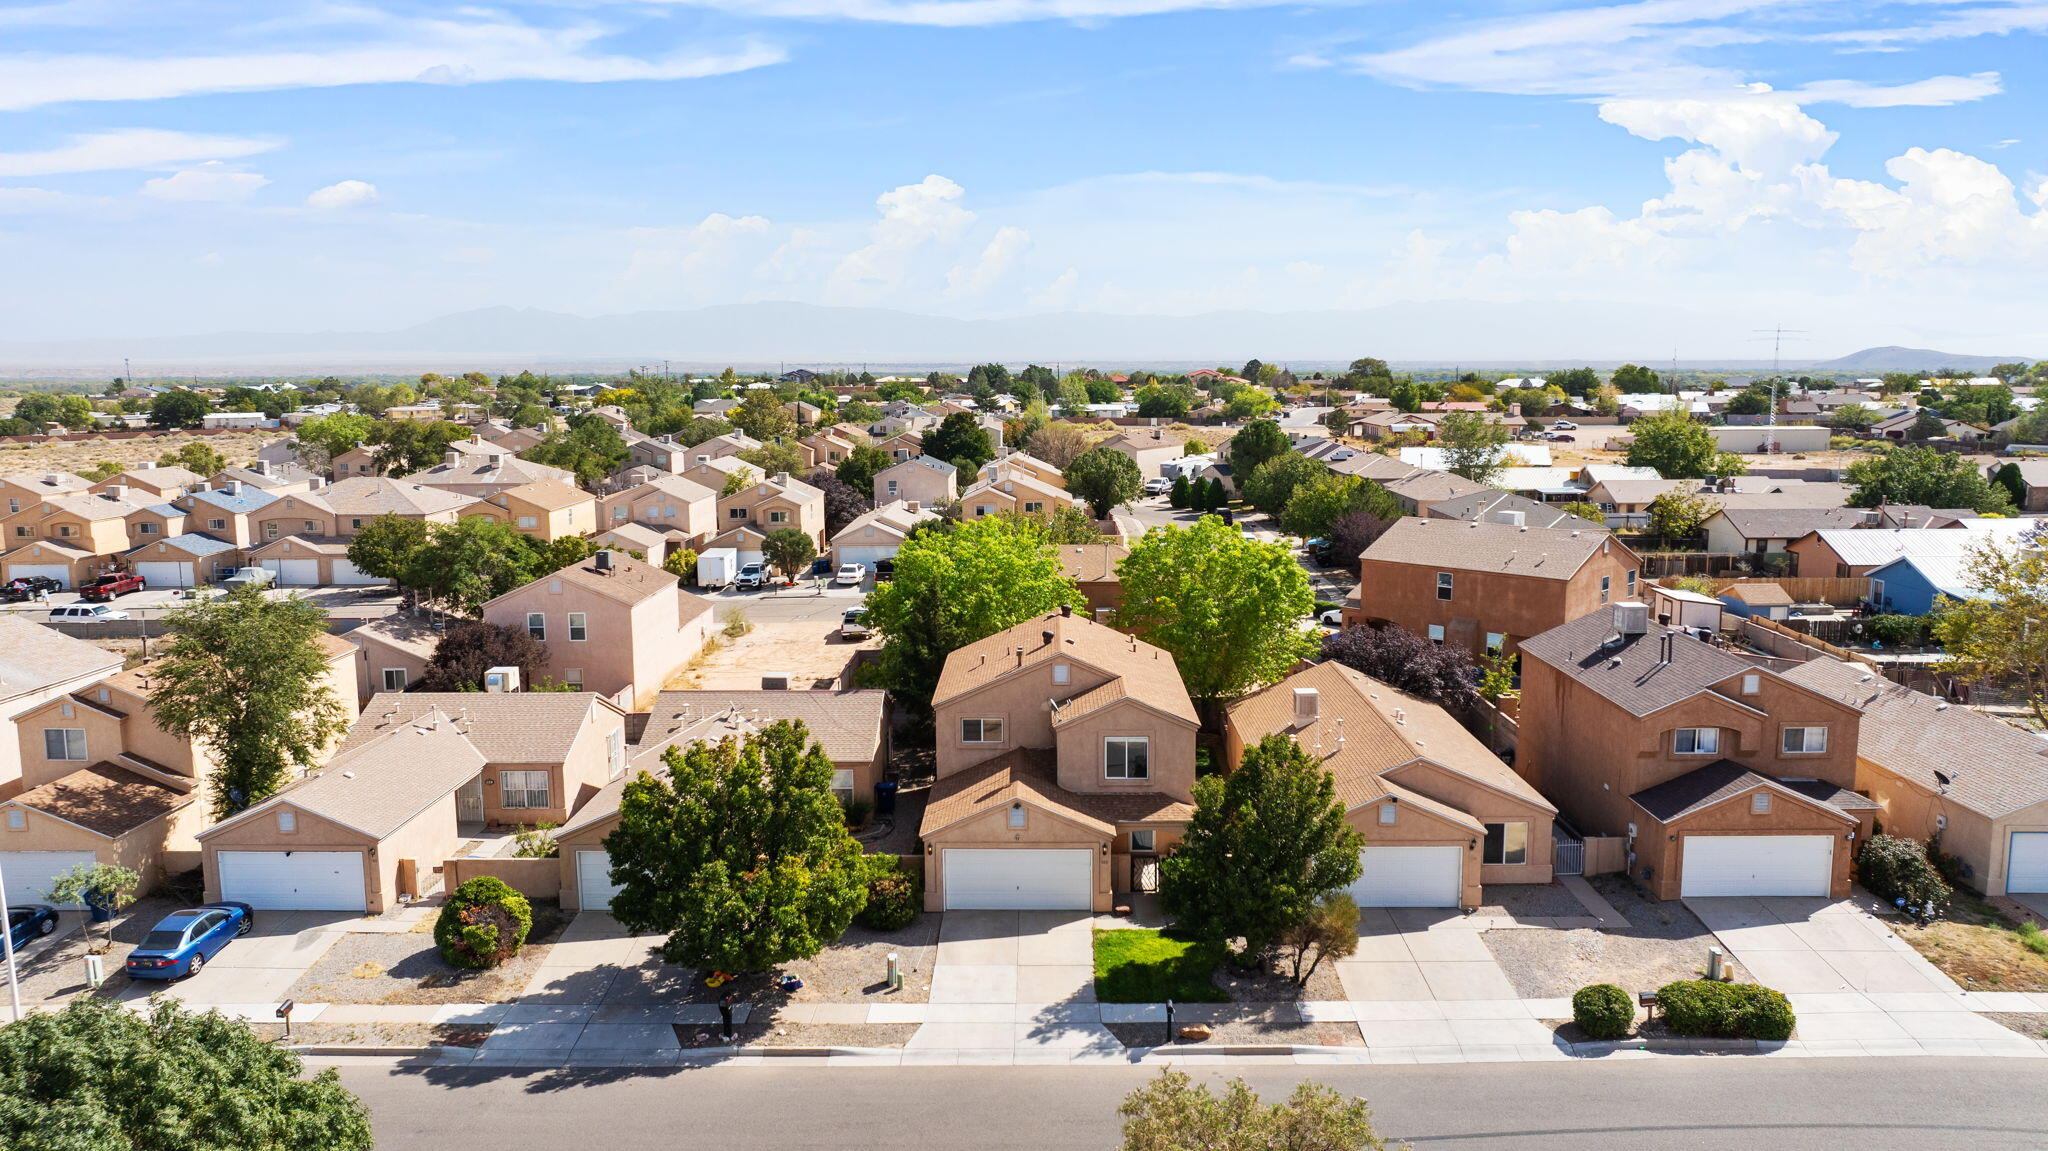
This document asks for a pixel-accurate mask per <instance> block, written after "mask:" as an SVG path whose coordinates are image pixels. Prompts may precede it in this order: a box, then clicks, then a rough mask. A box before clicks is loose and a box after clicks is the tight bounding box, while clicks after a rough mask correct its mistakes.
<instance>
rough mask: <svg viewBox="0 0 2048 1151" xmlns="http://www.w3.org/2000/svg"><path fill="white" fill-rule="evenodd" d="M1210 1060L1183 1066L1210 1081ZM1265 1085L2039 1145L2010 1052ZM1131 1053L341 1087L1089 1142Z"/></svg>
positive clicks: (847, 1131) (777, 1133)
mask: <svg viewBox="0 0 2048 1151" xmlns="http://www.w3.org/2000/svg"><path fill="white" fill-rule="evenodd" d="M1223 1070H1224V1069H1222V1068H1214V1067H1211V1068H1201V1069H1198V1073H1199V1076H1200V1077H1201V1078H1204V1079H1221V1078H1223V1076H1222V1075H1221V1074H1219V1073H1220V1072H1222V1071H1223ZM1229 1071H1230V1074H1233V1075H1234V1074H1242V1075H1243V1076H1244V1078H1245V1079H1246V1080H1247V1081H1249V1082H1250V1083H1251V1085H1252V1087H1253V1088H1254V1089H1255V1090H1257V1091H1258V1092H1259V1093H1260V1094H1261V1095H1263V1096H1265V1097H1266V1098H1268V1099H1273V1098H1278V1097H1281V1096H1284V1095H1285V1094H1286V1093H1287V1092H1288V1091H1290V1090H1291V1089H1292V1088H1293V1085H1294V1084H1295V1083H1297V1082H1299V1081H1300V1080H1302V1079H1305V1078H1307V1079H1315V1080H1318V1081H1320V1082H1324V1083H1328V1084H1330V1085H1331V1086H1333V1087H1336V1088H1338V1089H1339V1090H1342V1091H1346V1092H1350V1093H1352V1094H1357V1095H1362V1096H1364V1097H1365V1098H1366V1099H1368V1100H1370V1101H1371V1103H1372V1105H1373V1108H1374V1111H1375V1123H1376V1125H1377V1126H1378V1128H1379V1130H1380V1132H1381V1133H1382V1134H1383V1135H1387V1136H1390V1137H1394V1138H1399V1139H1403V1140H1407V1141H1410V1142H1411V1143H1413V1145H1414V1146H1415V1147H1416V1148H1418V1149H1435V1148H1450V1149H1475V1148H1515V1149H1517V1151H1520V1149H1523V1148H1534V1149H1547V1148H1558V1149H1569V1151H1603V1149H1608V1148H1613V1149H1617V1151H1619V1149H1624V1148H1625V1149H1627V1151H1642V1149H1643V1148H1646V1147H1652V1148H1658V1149H1660V1151H1661V1149H1666V1148H1714V1149H1717V1151H1718V1149H1725V1148H1736V1147H1768V1148H1771V1149H1772V1151H1795V1149H1801V1148H1815V1149H1819V1148H1827V1149H1829V1151H1838V1149H1839V1148H1842V1147H1845V1146H1853V1147H1856V1148H1858V1149H1859V1151H1862V1149H1871V1151H1882V1149H1888V1148H1914V1149H1915V1151H1926V1149H1929V1148H1945V1147H1965V1146H1967V1147H1970V1148H1973V1149H1980V1148H1981V1149H1988V1148H2006V1147H2040V1146H2041V1145H2042V1144H2043V1142H2044V1141H2048V1136H2044V1134H2043V1128H2044V1126H2048V1075H2043V1074H2042V1064H2041V1063H2040V1061H2038V1060H2031V1059H1989V1058H1976V1059H1902V1058H1885V1059H1871V1058H1865V1059H1784V1060H1769V1061H1766V1060H1762V1059H1755V1058H1743V1057H1733V1056H1730V1057H1719V1058H1716V1057H1701V1058H1699V1059H1697V1060H1693V1059H1659V1060H1642V1061H1636V1062H1626V1063H1607V1064H1598V1063H1543V1064H1519V1063H1473V1064H1455V1065H1438V1066H1411V1067H1334V1066H1332V1067H1321V1068H1311V1067H1291V1066H1290V1067H1275V1068H1242V1069H1240V1068H1231V1069H1229ZM1150 1075H1151V1072H1149V1071H1141V1070H1139V1069H1136V1068H1130V1069H1125V1068H1102V1067H1088V1068H1061V1067H1044V1068H1040V1067H989V1068H969V1067H931V1068H900V1069H895V1068H891V1069H874V1070H867V1069H824V1068H820V1069H785V1068H779V1067H773V1066H771V1067H766V1068H714V1069H707V1070H689V1071H672V1072H665V1073H664V1072H654V1073H646V1072H627V1071H607V1070H600V1069H586V1070H556V1071H544V1072H502V1071H479V1070H475V1069H461V1070H455V1069H447V1070H424V1071H412V1070H397V1069H391V1068H385V1067H374V1066H365V1065H355V1066H349V1067H344V1068H343V1069H342V1080H343V1082H344V1083H345V1084H347V1085H348V1087H349V1088H350V1089H352V1090H354V1091H356V1092H357V1093H358V1094H360V1095H362V1096H363V1098H364V1099H365V1100H367V1101H368V1102H369V1104H370V1106H371V1108H372V1110H373V1111H374V1113H375V1122H376V1129H377V1146H378V1147H379V1148H382V1149H384V1151H412V1149H415V1148H417V1149H420V1151H428V1149H431V1151H444V1149H445V1148H448V1147H504V1148H560V1147H571V1148H577V1147H602V1148H603V1149H604V1151H636V1149H639V1148H650V1149H651V1148H663V1149H670V1148H699V1147H701V1148H721V1149H731V1151H796V1149H802V1148H826V1147H829V1148H833V1149H834V1151H864V1149H872V1151H902V1149H903V1148H931V1149H935V1151H943V1149H948V1148H970V1147H971V1148H973V1149H974V1151H1011V1149H1015V1151H1065V1149H1069V1148H1072V1149H1080V1148H1087V1149H1090V1151H1106V1149H1113V1148H1114V1147H1115V1146H1116V1140H1117V1118H1116V1107H1117V1104H1118V1102H1119V1101H1120V1100H1121V1098H1122V1097H1123V1095H1124V1094H1125V1093H1126V1092H1128V1091H1129V1090H1131V1089H1132V1088H1133V1087H1135V1086H1137V1085H1138V1084H1140V1083H1142V1082H1143V1081H1144V1080H1145V1079H1147V1078H1149V1077H1150Z"/></svg>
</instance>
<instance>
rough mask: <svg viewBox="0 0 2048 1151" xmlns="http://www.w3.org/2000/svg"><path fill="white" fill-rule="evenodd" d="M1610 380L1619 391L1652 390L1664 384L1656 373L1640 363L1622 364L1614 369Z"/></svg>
mask: <svg viewBox="0 0 2048 1151" xmlns="http://www.w3.org/2000/svg"><path fill="white" fill-rule="evenodd" d="M1610 382H1611V383H1613V384H1614V388H1615V390H1616V391H1620V392H1654V391H1657V390H1659V389H1661V388H1662V387H1663V386H1664V381H1662V380H1660V379H1658V378H1657V373H1655V372H1653V371H1651V370H1650V369H1648V368H1646V367H1643V366H1642V365H1640V364H1623V365H1622V366H1620V367H1618V368H1616V369H1614V375H1613V377H1612V378H1611V381H1610Z"/></svg>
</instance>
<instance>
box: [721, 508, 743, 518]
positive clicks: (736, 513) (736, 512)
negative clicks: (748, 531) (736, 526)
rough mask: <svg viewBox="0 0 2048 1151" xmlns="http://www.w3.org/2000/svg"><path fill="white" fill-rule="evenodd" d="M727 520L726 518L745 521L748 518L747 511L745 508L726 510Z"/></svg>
mask: <svg viewBox="0 0 2048 1151" xmlns="http://www.w3.org/2000/svg"><path fill="white" fill-rule="evenodd" d="M725 518H726V519H729V520H743V519H746V518H747V509H745V508H727V509H726V512H725Z"/></svg>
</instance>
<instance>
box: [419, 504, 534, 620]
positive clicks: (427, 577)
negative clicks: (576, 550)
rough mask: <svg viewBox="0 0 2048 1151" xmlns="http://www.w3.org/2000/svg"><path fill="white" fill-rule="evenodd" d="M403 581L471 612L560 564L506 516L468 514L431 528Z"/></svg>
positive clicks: (456, 608)
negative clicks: (547, 559) (545, 556)
mask: <svg viewBox="0 0 2048 1151" xmlns="http://www.w3.org/2000/svg"><path fill="white" fill-rule="evenodd" d="M427 532H428V534H427V542H426V544H425V545H424V546H423V547H421V548H420V549H419V551H417V552H416V553H414V555H413V560H412V563H411V564H410V565H409V567H408V570H407V573H406V575H405V576H404V577H402V581H403V582H404V583H405V584H406V586H408V587H414V588H418V589H420V590H421V591H424V592H426V593H427V594H429V595H430V596H432V597H433V598H435V599H438V600H441V601H443V602H444V603H446V604H447V605H448V607H449V608H450V609H451V610H453V611H455V612H457V613H459V614H461V615H468V616H475V615H480V614H482V613H483V607H484V605H485V604H487V603H489V602H490V601H492V600H494V599H496V598H498V597H499V596H501V595H504V594H505V593H506V592H508V591H511V590H512V589H513V588H516V587H519V586H520V585H522V584H525V583H529V582H531V581H532V580H534V579H537V578H539V577H540V576H542V575H545V574H546V573H547V572H549V571H553V570H555V566H560V565H555V566H548V565H547V564H546V563H545V562H544V561H543V560H542V559H541V558H540V555H539V549H538V548H537V547H536V545H535V543H534V541H533V540H531V539H529V538H528V537H527V536H525V535H522V534H521V533H520V532H519V530H518V529H516V528H514V527H513V526H512V525H511V524H508V523H505V522H504V521H502V520H492V519H485V518H484V517H482V516H464V517H462V518H461V519H459V520H456V521H455V522H454V523H452V524H434V525H432V526H431V527H429V528H428V529H427Z"/></svg>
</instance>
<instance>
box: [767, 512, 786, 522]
mask: <svg viewBox="0 0 2048 1151" xmlns="http://www.w3.org/2000/svg"><path fill="white" fill-rule="evenodd" d="M768 522H769V523H771V524H786V523H788V522H789V513H788V512H769V513H768Z"/></svg>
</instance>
